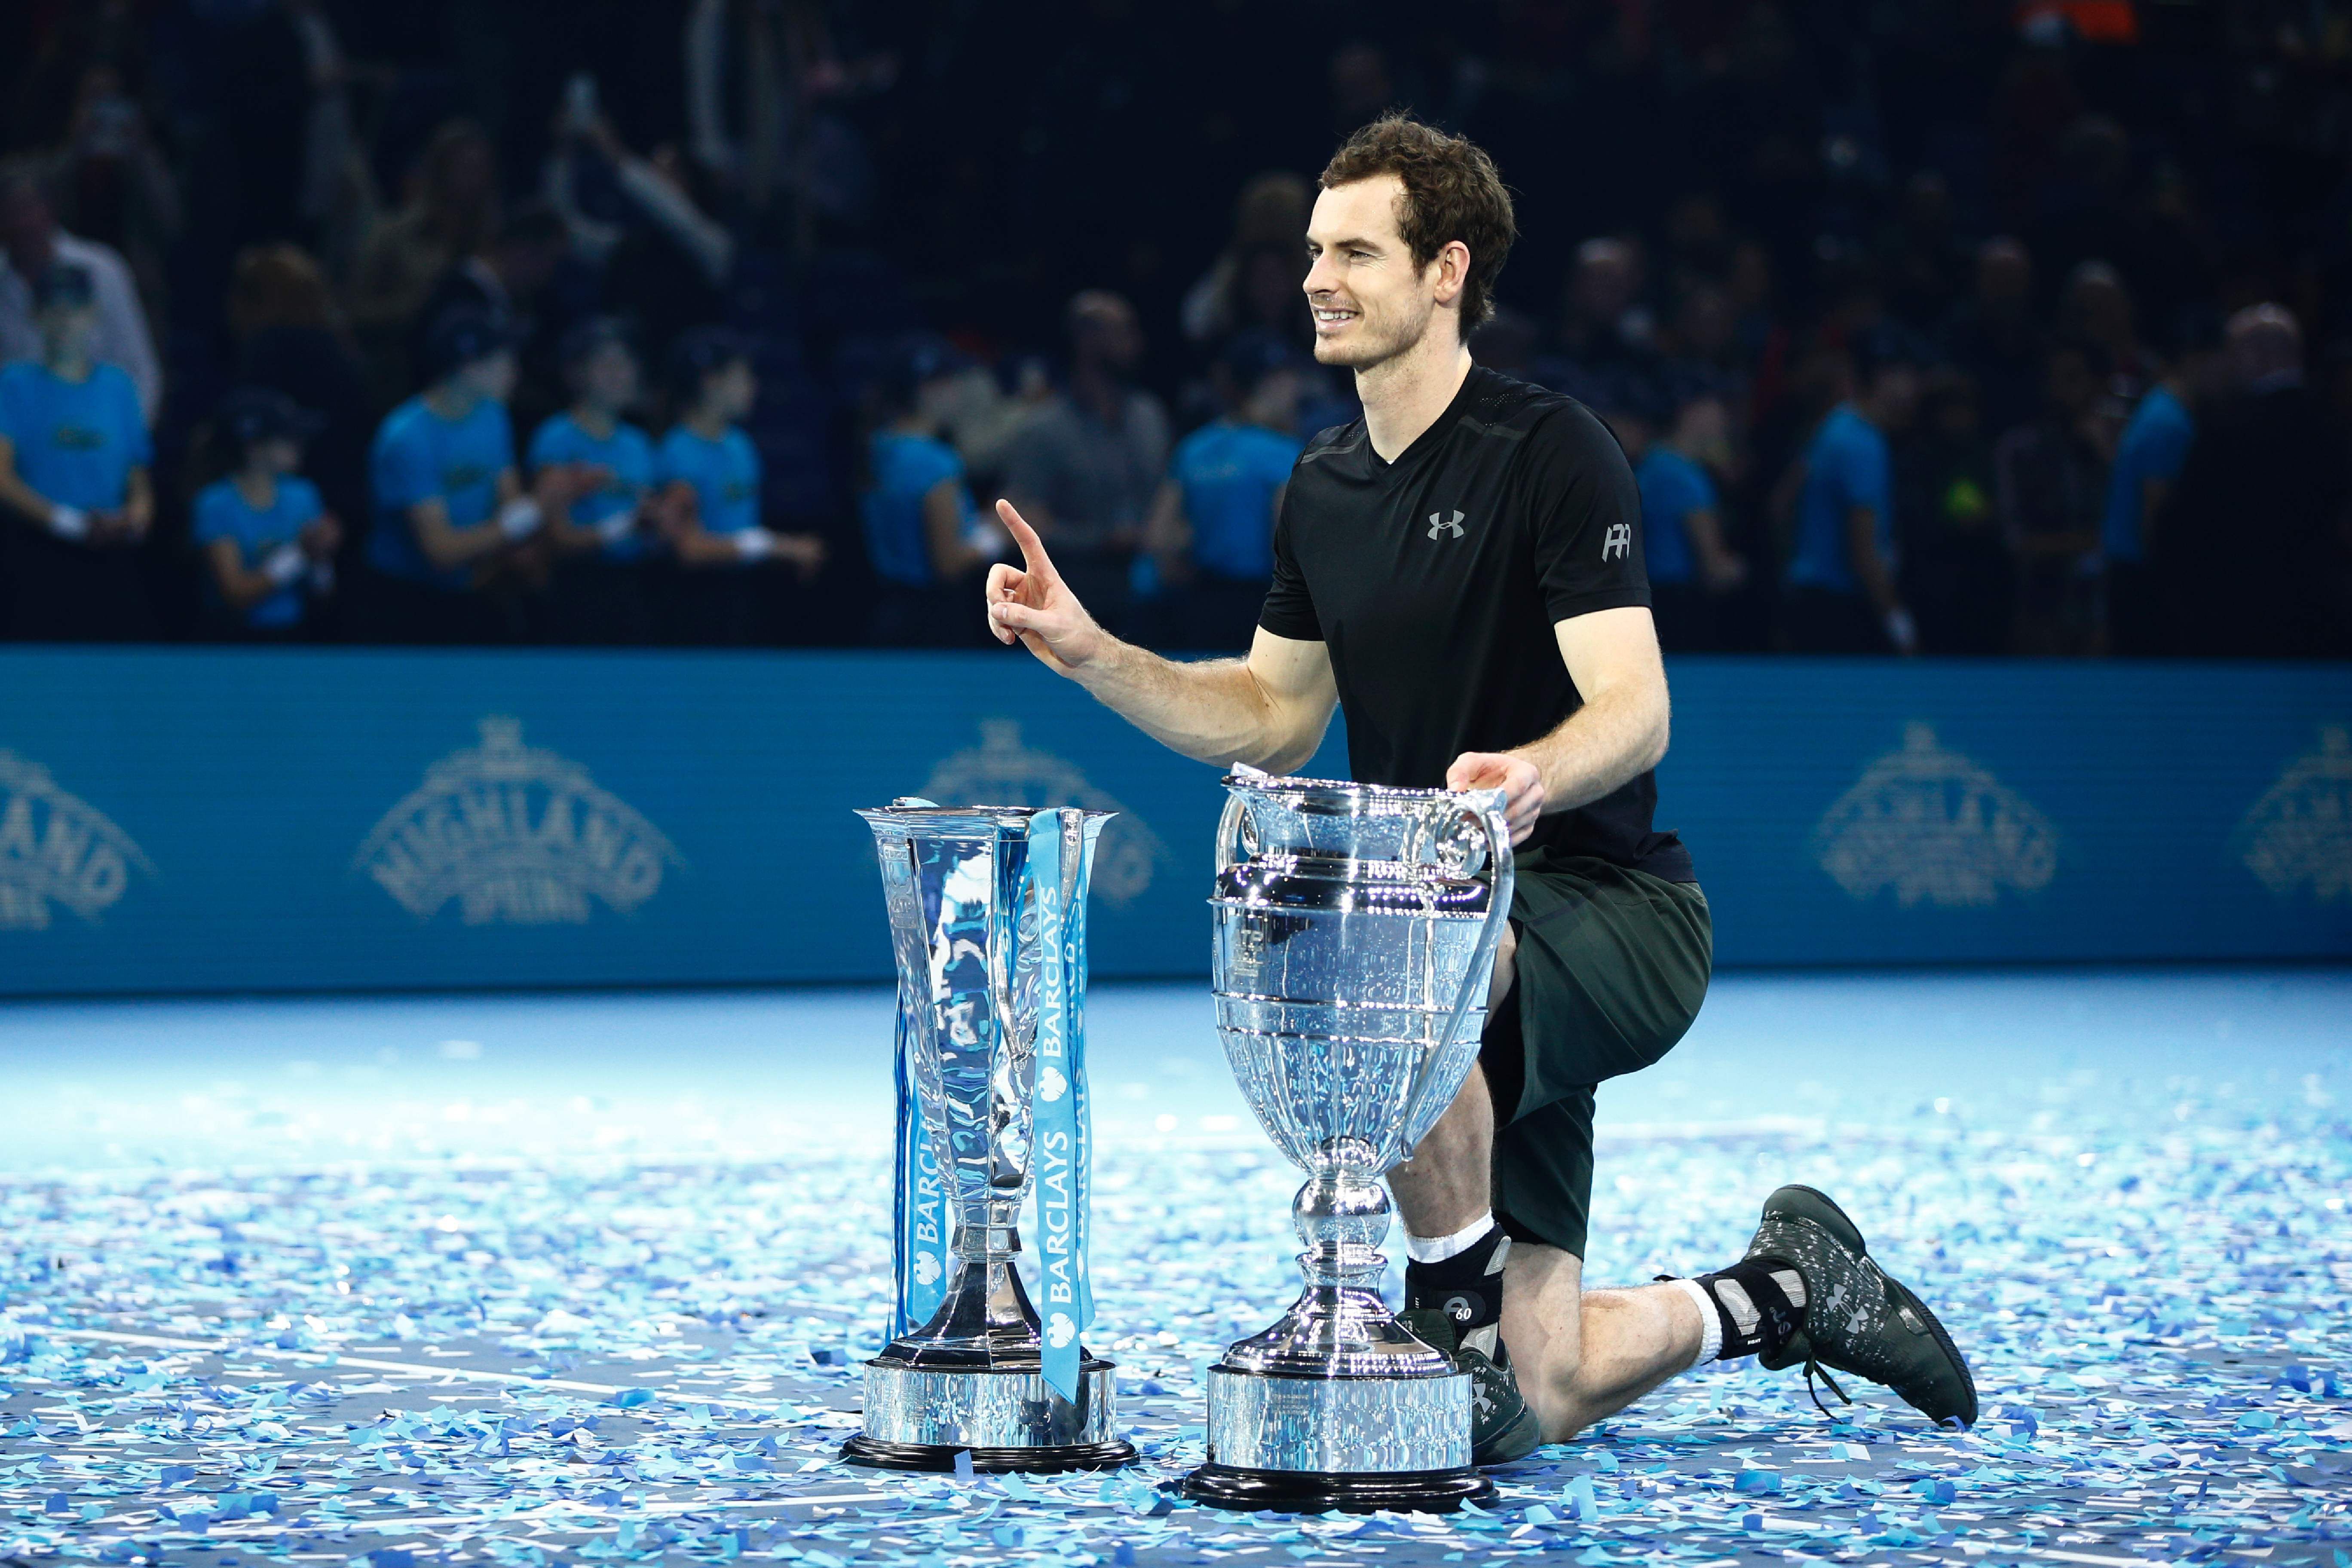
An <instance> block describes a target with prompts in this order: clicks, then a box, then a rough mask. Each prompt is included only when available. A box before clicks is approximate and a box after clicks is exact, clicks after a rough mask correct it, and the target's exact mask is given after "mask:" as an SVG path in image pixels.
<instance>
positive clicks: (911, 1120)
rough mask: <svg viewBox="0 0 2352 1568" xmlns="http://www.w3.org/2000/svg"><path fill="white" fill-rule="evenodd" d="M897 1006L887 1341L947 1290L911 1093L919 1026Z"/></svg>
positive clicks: (935, 1305)
mask: <svg viewBox="0 0 2352 1568" xmlns="http://www.w3.org/2000/svg"><path fill="white" fill-rule="evenodd" d="M917 1027H919V1024H915V1023H913V1022H912V1020H910V1019H909V1017H908V1012H907V1008H906V1006H905V1005H904V1004H902V1005H900V1007H899V1009H898V1062H897V1077H898V1181H897V1184H896V1188H897V1190H896V1192H895V1193H894V1194H893V1200H894V1208H895V1217H896V1222H897V1224H896V1230H895V1236H894V1239H895V1240H896V1242H897V1244H898V1245H897V1247H895V1248H894V1249H893V1250H894V1252H895V1256H894V1258H892V1260H891V1270H890V1277H891V1279H893V1280H895V1281H896V1282H897V1285H898V1290H897V1294H896V1299H895V1300H893V1301H892V1303H891V1306H892V1310H893V1314H894V1315H893V1317H892V1320H891V1323H890V1337H891V1338H892V1339H894V1340H896V1339H901V1338H903V1337H905V1336H906V1335H907V1334H908V1333H910V1332H912V1331H914V1330H916V1329H919V1328H921V1327H922V1326H923V1325H924V1324H925V1323H928V1322H929V1321H931V1314H932V1313H934V1312H936V1311H938V1310H940V1301H942V1300H945V1299H946V1297H947V1291H948V1214H947V1201H946V1194H944V1193H943V1192H942V1191H941V1190H940V1168H939V1161H938V1158H937V1156H936V1155H935V1154H934V1153H933V1152H932V1150H931V1135H930V1129H929V1127H928V1126H927V1125H926V1124H925V1123H924V1121H923V1100H922V1096H920V1095H919V1094H918V1093H916V1092H915V1084H914V1079H913V1074H912V1069H911V1068H910V1066H909V1063H908V1058H909V1057H910V1056H911V1054H912V1052H913V1048H914V1043H913V1041H912V1040H911V1039H910V1038H909V1036H910V1035H911V1033H912V1031H913V1029H914V1028H917Z"/></svg>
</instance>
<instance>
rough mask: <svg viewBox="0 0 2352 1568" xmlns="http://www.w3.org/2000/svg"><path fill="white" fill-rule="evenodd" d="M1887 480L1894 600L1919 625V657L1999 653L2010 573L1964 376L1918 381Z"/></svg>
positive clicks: (1988, 457)
mask: <svg viewBox="0 0 2352 1568" xmlns="http://www.w3.org/2000/svg"><path fill="white" fill-rule="evenodd" d="M1895 478H1896V496H1897V500H1896V503H1895V512H1896V519H1897V522H1896V528H1895V539H1896V542H1897V544H1898V545H1899V547H1900V549H1901V552H1902V562H1903V564H1902V569H1901V572H1900V577H1901V584H1902V595H1903V602H1904V603H1905V604H1906V605H1909V606H1910V607H1911V611H1912V613H1913V614H1914V615H1915V616H1917V617H1918V621H1919V648H1920V651H1921V652H1923V653H1930V654H1974V655H1986V654H1998V653H2006V652H2008V651H2009V624H2010V614H2011V604H2012V602H2013V600H2014V598H2015V588H2014V585H2013V584H2014V581H2015V573H2014V571H2013V570H2012V568H2011V561H2010V554H2009V546H2008V544H2007V543H2006V542H2004V541H2003V539H2002V538H2001V532H2000V526H1999V519H1998V518H1997V516H1996V515H1995V513H1994V511H1993V474H1992V444H1991V442H1990V441H1989V440H1987V439H1986V437H1985V434H1984V425H1983V420H1982V418H1981V416H1979V413H1978V410H1977V388H1976V383H1974V382H1972V381H1970V380H1969V378H1968V376H1967V374H1965V373H1963V372H1960V371H1958V370H1955V369H1952V368H1951V367H1949V366H1945V367H1943V368H1941V369H1938V370H1937V371H1934V372H1932V373H1930V374H1929V375H1928V376H1927V380H1926V382H1925V384H1923V386H1922V388H1921V390H1920V394H1919V430H1918V434H1917V436H1916V437H1915V438H1914V439H1913V440H1912V441H1910V442H1909V443H1908V444H1907V445H1906V447H1905V448H1904V449H1903V450H1902V451H1901V452H1899V453H1897V454H1896V458H1895Z"/></svg>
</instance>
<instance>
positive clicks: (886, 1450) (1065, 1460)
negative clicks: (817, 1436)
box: [841, 1432, 1135, 1476]
mask: <svg viewBox="0 0 2352 1568" xmlns="http://www.w3.org/2000/svg"><path fill="white" fill-rule="evenodd" d="M959 1454H970V1455H971V1468H973V1469H974V1470H977V1471H978V1472H980V1473H981V1474H982V1475H989V1476H1001V1475H1004V1474H1006V1473H1007V1472H1010V1471H1016V1470H1017V1471H1020V1472H1021V1473H1023V1474H1024V1475H1051V1474H1055V1473H1056V1472H1060V1471H1066V1470H1115V1469H1118V1468H1119V1467H1120V1466H1122V1465H1128V1464H1132V1463H1133V1462H1134V1461H1135V1445H1134V1444H1132V1443H1124V1442H1109V1443H1072V1444H1066V1445H1064V1446H1062V1447H1052V1448H955V1447H948V1446H947V1445H945V1444H940V1443H884V1442H879V1441H877V1440H876V1439H874V1438H872V1437H868V1436H866V1434H864V1433H863V1432H861V1433H859V1434H858V1435H857V1436H855V1437H852V1438H851V1439H850V1440H849V1441H848V1442H846V1443H844V1444H843V1445H842V1446H841V1458H842V1462H843V1463H845V1464H851V1465H863V1466H865V1467H866V1468H867V1469H873V1470H952V1469H954V1468H956V1456H957V1455H959Z"/></svg>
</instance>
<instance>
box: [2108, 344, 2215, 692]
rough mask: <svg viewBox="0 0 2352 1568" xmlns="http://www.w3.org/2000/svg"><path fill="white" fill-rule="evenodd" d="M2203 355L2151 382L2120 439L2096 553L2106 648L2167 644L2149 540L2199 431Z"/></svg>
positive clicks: (2133, 650)
mask: <svg viewBox="0 0 2352 1568" xmlns="http://www.w3.org/2000/svg"><path fill="white" fill-rule="evenodd" d="M2206 357H2207V356H2205V355H2204V354H2201V353H2188V354H2184V355H2183V356H2182V357H2181V359H2180V361H2179V363H2176V364H2175V365H2173V366H2172V368H2171V369H2170V370H2169V371H2168V372H2167V373H2166V374H2165V375H2164V376H2163V377H2162V378H2161V379H2160V380H2158V382H2157V384H2155V385H2154V386H2151V387H2149V388H2148V389H2147V395H2145V396H2143V397H2142V398H2141V399H2140V400H2139V405H2138V406H2137V408H2135V409H2133V410H2132V416H2131V419H2130V422H2129V423H2127V424H2126V425H2125V426H2124V430H2123V435H2122V437H2120V438H2119V439H2118V440H2117V441H2116V460H2115V462H2114V464H2113V465H2112V466H2111V467H2110V468H2108V470H2107V495H2106V507H2105V515H2104V516H2103V518H2102V519H2101V522H2100V529H2099V553H2100V556H2101V559H2102V563H2103V564H2104V566H2105V573H2106V583H2105V598H2106V624H2107V647H2108V651H2110V652H2113V653H2119V654H2126V655H2140V656H2144V655H2147V654H2157V653H2163V652H2165V651H2166V650H2167V646H2168V639H2167V637H2166V632H2165V627H2164V624H2163V616H2162V614H2161V612H2160V610H2159V608H2158V604H2157V600H2156V590H2155V584H2154V583H2153V581H2152V580H2151V579H2150V577H2149V574H2148V561H2149V558H2150V555H2151V553H2152V552H2151V549H2150V543H2151V541H2152V540H2153V538H2154V536H2155V532H2156V520H2157V519H2158V517H2160V516H2161V515H2163V512H2164V508H2165V502H2166V500H2168V498H2169V496H2170V494H2171V491H2172V486H2173V483H2174V481H2176V480H2177V479H2179V478H2180V469H2181V467H2182V465H2183V464H2185V463H2187V462H2188V460H2189V445H2190V443H2191V442H2192V441H2194V440H2195V438H2196V434H2197V420H2196V417H2195V416H2194V415H2193V414H2191V413H2190V408H2191V405H2192V401H2193V400H2192V397H2191V394H2190V388H2191V387H2192V386H2193V385H2195V384H2197V383H2198V381H2200V379H2201V378H2202V374H2203V366H2204V362H2205V359H2206Z"/></svg>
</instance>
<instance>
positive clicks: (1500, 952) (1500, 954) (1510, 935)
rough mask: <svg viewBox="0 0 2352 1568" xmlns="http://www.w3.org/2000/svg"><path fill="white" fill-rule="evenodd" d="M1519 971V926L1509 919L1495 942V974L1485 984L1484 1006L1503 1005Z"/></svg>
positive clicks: (1504, 923)
mask: <svg viewBox="0 0 2352 1568" xmlns="http://www.w3.org/2000/svg"><path fill="white" fill-rule="evenodd" d="M1518 972H1519V928H1518V927H1517V926H1515V925H1513V924H1512V923H1511V922H1510V921H1504V922H1503V934H1502V937H1501V939H1500V940H1499V941H1497V942H1496V943H1495V975H1494V978H1493V979H1492V980H1491V981H1490V982H1488V984H1487V986H1486V1006H1487V1008H1488V1010H1489V1011H1492V1010H1493V1009H1495V1008H1496V1007H1499V1006H1501V1005H1503V998H1504V997H1506V996H1508V995H1509V994H1511V982H1512V981H1513V980H1515V979H1517V976H1518Z"/></svg>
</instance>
